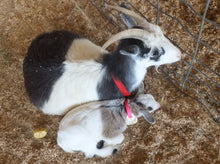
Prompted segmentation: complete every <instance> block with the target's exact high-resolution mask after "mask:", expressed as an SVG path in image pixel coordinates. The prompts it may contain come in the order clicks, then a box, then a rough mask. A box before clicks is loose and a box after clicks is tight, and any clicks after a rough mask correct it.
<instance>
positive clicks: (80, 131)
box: [57, 94, 159, 157]
mask: <svg viewBox="0 0 220 164" xmlns="http://www.w3.org/2000/svg"><path fill="white" fill-rule="evenodd" d="M146 100H147V101H146ZM109 101H114V100H109ZM109 101H108V102H109ZM137 101H139V102H145V104H144V105H145V106H146V107H148V106H151V107H152V108H153V110H156V109H158V108H159V105H158V103H157V102H156V101H155V100H154V98H153V96H151V95H149V94H146V95H140V96H139V99H138V98H137ZM106 102H107V101H97V102H91V103H88V104H84V105H81V106H79V107H77V108H74V109H73V110H72V111H70V112H68V113H67V115H66V116H65V117H64V118H63V119H62V121H61V123H60V127H59V130H58V134H57V143H58V145H59V146H60V147H61V148H62V149H63V150H64V151H66V152H70V153H73V152H74V151H81V152H84V153H85V156H86V157H93V156H94V155H98V156H101V157H106V156H109V155H111V154H112V152H113V150H114V149H119V144H120V143H122V141H123V140H124V135H123V133H121V134H119V135H118V136H115V137H113V138H106V137H105V136H103V131H104V129H103V124H102V122H103V121H106V120H102V117H101V110H105V109H102V107H101V106H103V105H106ZM113 105H114V104H113ZM113 110H116V109H115V108H114V109H113ZM153 110H152V111H153ZM152 111H151V112H152ZM110 116H112V115H110ZM140 116H141V114H139V116H138V117H140ZM112 117H113V116H112ZM109 123H110V122H109ZM118 126H123V127H117V128H120V129H122V132H123V131H124V130H125V129H126V127H127V126H126V124H125V123H124V124H123V125H118ZM100 140H104V143H105V144H104V147H103V148H101V149H97V148H96V145H97V143H98V142H99V141H100Z"/></svg>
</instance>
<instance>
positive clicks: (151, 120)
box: [140, 110, 156, 124]
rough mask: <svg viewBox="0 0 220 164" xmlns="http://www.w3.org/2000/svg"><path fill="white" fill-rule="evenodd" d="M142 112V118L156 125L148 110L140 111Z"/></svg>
mask: <svg viewBox="0 0 220 164" xmlns="http://www.w3.org/2000/svg"><path fill="white" fill-rule="evenodd" d="M140 112H141V114H142V116H143V117H144V119H145V120H146V121H147V122H149V123H150V124H155V123H156V121H155V119H154V117H153V115H152V114H151V113H150V112H149V111H147V110H140Z"/></svg>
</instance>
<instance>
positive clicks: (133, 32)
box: [23, 7, 181, 115]
mask: <svg viewBox="0 0 220 164" xmlns="http://www.w3.org/2000/svg"><path fill="white" fill-rule="evenodd" d="M115 9H117V10H122V12H124V13H126V14H127V15H126V16H125V15H123V16H122V18H123V20H124V22H125V23H126V25H127V26H128V27H129V28H132V29H128V30H125V31H122V32H120V33H118V34H116V35H115V36H113V37H112V38H111V39H110V40H109V41H107V42H106V44H104V46H103V48H102V47H100V46H97V45H95V44H94V43H92V42H91V41H89V40H87V39H86V38H84V37H82V36H80V35H78V34H75V33H72V32H68V31H54V32H51V33H44V34H41V35H40V36H38V37H37V38H36V39H34V41H33V42H32V43H31V45H30V47H29V49H28V52H27V55H26V57H25V59H24V63H23V74H24V82H25V87H26V90H27V93H28V95H29V97H30V100H31V101H32V102H33V103H34V104H35V105H36V106H37V107H38V108H39V109H41V110H42V111H43V112H44V113H47V114H57V115H61V114H64V113H66V112H67V111H68V110H69V109H70V108H71V107H73V106H75V105H79V104H81V103H85V102H89V101H94V100H108V99H116V98H122V97H123V94H122V93H121V92H120V90H119V89H118V88H117V86H116V85H115V83H114V81H113V78H112V76H114V77H115V78H116V79H117V80H119V81H121V82H122V83H123V84H124V86H125V87H126V89H127V90H128V91H129V92H130V93H132V92H133V91H135V90H136V89H137V88H138V87H139V85H140V84H141V83H142V81H143V80H144V77H145V74H146V72H147V68H148V67H150V66H159V65H162V64H168V63H173V62H176V61H178V60H180V58H181V54H180V51H179V50H178V49H177V48H176V47H175V46H173V45H172V44H171V43H170V42H169V40H168V39H166V38H165V37H164V35H163V33H162V31H161V30H160V28H159V27H158V26H156V25H153V24H150V23H148V22H147V21H146V20H145V19H143V18H141V17H139V16H137V15H135V13H133V12H131V11H130V10H127V9H124V8H120V7H119V8H117V7H116V8H115ZM128 15H130V16H131V17H132V16H134V19H135V20H134V19H133V18H131V17H130V16H128ZM134 22H135V23H134ZM136 26H139V27H136ZM140 26H141V28H142V29H140ZM118 40H119V41H120V42H119V44H118V46H117V48H116V49H115V50H114V51H113V52H108V51H106V50H105V48H107V47H108V46H109V45H111V44H112V43H114V42H116V41H118Z"/></svg>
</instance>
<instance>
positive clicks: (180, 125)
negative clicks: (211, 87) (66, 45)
mask: <svg viewBox="0 0 220 164" xmlns="http://www.w3.org/2000/svg"><path fill="white" fill-rule="evenodd" d="M131 2H132V3H133V4H136V7H138V8H139V9H140V10H141V11H143V12H144V13H146V14H147V15H149V12H151V9H149V10H148V8H147V6H146V8H145V7H144V6H143V5H141V3H142V1H131ZM161 3H162V6H161V7H164V10H167V12H169V8H170V6H172V7H176V8H177V9H178V10H173V14H174V15H175V14H176V15H177V16H179V17H181V16H182V17H181V18H182V21H185V22H184V23H185V24H186V25H188V26H189V27H190V28H191V30H192V31H193V30H196V26H197V22H199V21H200V20H199V19H198V20H196V18H195V19H193V18H192V17H191V16H190V12H189V13H188V14H183V15H181V12H183V10H184V11H186V12H187V10H186V8H185V7H184V5H182V4H180V2H175V3H174V2H173V1H167V2H166V1H162V0H161ZM189 3H190V2H189ZM198 4H199V5H195V4H193V3H192V5H194V6H193V7H195V8H196V10H197V11H200V9H201V10H202V9H204V2H203V1H199V0H198ZM167 6H168V7H167ZM211 6H212V9H213V10H210V12H209V15H208V16H209V17H210V19H212V20H213V21H215V22H218V23H219V22H220V21H219V16H218V14H217V16H216V13H217V10H216V6H217V8H218V9H219V7H220V4H219V3H217V2H212V4H211ZM215 10H216V12H215ZM171 14H172V13H171ZM149 18H150V19H151V20H152V21H153V20H154V19H153V18H154V17H153V16H152V18H151V17H149ZM192 21H194V22H192ZM187 22H190V23H187ZM193 23H194V24H195V26H190V24H191V25H192V24H193ZM166 25H167V24H166V21H165V20H164V19H162V17H161V26H162V28H163V29H164V31H165V33H166V34H167V35H168V36H171V37H172V38H173V39H174V40H176V41H177V42H178V43H179V44H180V45H181V46H183V48H184V49H186V47H187V48H188V50H189V51H192V52H193V50H192V49H191V47H193V45H194V44H195V43H194V42H191V44H189V42H188V41H190V37H186V36H187V35H186V34H185V33H181V31H180V32H177V30H176V28H172V27H173V26H176V24H175V23H174V24H172V25H170V26H166ZM177 26H178V25H177ZM197 27H198V26H197ZM194 28H195V29H194ZM55 29H56V30H57V29H65V30H70V31H75V32H78V33H81V34H83V35H84V36H87V37H88V38H90V39H91V40H92V41H93V42H95V43H97V44H100V45H101V44H102V43H104V42H105V40H106V39H107V38H108V37H109V36H110V35H111V34H113V33H116V32H117V28H116V27H114V26H113V25H112V24H110V23H109V22H108V21H107V20H106V19H105V18H104V17H103V16H102V15H101V14H100V13H99V12H98V11H97V10H96V8H94V7H93V6H92V5H91V4H90V3H88V1H87V0H83V1H80V0H76V1H73V0H72V1H71V0H63V1H58V0H54V1H51V2H49V1H40V0H38V1H31V0H20V1H13V0H12V1H8V0H7V1H6V0H2V1H1V2H0V163H9V164H14V163H15V164H17V163H25V164H26V163H31V164H32V163H58V164H60V163H79V164H85V163H89V164H90V163H91V164H93V163H94V164H95V163H100V164H102V163H107V164H110V163H114V164H115V163H122V164H134V163H137V164H139V163H140V164H143V163H150V164H151V163H161V164H165V163H169V164H171V163H196V164H197V163H201V164H202V163H204V164H207V163H216V164H217V163H220V127H219V126H218V125H217V124H216V123H215V122H214V121H213V120H212V119H211V118H210V117H209V115H208V114H207V112H206V111H205V109H204V108H202V107H201V106H200V105H199V104H198V103H197V102H196V101H194V100H192V99H191V98H190V97H187V96H186V95H184V94H183V93H181V92H180V91H179V90H178V89H177V88H176V87H174V86H173V85H172V84H171V82H170V81H169V80H168V79H167V78H166V77H165V76H164V75H163V74H160V73H157V72H156V71H155V69H154V68H150V69H149V71H148V74H147V76H146V78H145V81H144V83H145V92H148V93H151V94H152V95H154V97H155V99H156V100H157V101H159V102H160V104H161V108H160V109H159V110H158V111H156V112H155V113H154V116H155V119H156V121H157V122H156V124H154V125H150V124H148V123H147V122H145V121H144V119H142V118H140V119H139V121H138V123H137V124H135V125H132V126H130V127H129V128H128V129H127V130H126V131H125V140H124V142H123V144H122V150H121V152H119V153H118V154H117V155H115V156H112V157H108V158H105V159H102V158H99V157H95V158H92V159H86V158H85V157H84V155H83V154H82V153H79V152H76V153H73V154H69V153H65V152H64V151H63V150H62V149H61V148H59V147H58V145H57V143H56V135H57V134H56V133H57V129H58V126H59V121H60V120H61V119H62V116H49V115H44V114H43V113H41V112H40V111H39V110H38V109H37V108H36V107H34V106H33V104H31V103H30V101H29V98H28V96H27V94H26V92H25V89H24V84H23V75H22V62H23V58H24V56H25V53H26V51H27V47H28V45H29V44H30V42H31V40H32V39H33V38H34V37H35V36H37V35H38V34H40V33H41V32H44V31H51V30H55ZM208 29H209V30H208ZM215 31H217V30H216V29H215V28H213V29H212V28H211V26H208V25H207V26H206V28H205V29H204V34H203V39H204V41H207V42H208V43H210V44H212V45H214V46H215V47H217V49H218V51H219V48H220V46H219V40H218V39H219V38H218V36H220V35H218V34H219V30H218V31H217V32H215ZM214 32H215V33H214ZM180 33H181V37H179V36H180ZM194 33H195V34H196V32H194ZM209 36H212V38H214V36H216V37H215V38H214V39H210V37H209ZM183 39H185V40H184V41H185V42H181V40H183ZM206 51H207V50H206V49H203V48H202V47H201V49H200V53H201V54H202V53H205V52H206ZM213 56H214V55H213ZM183 57H184V58H185V59H186V60H187V59H188V58H187V56H186V55H183ZM200 58H201V59H203V58H204V61H207V63H208V64H210V65H213V69H214V70H216V71H219V70H218V69H219V65H218V64H217V65H215V64H213V62H214V63H216V62H217V63H219V58H215V57H210V58H206V57H204V56H202V55H201V57H200ZM180 64H182V63H180ZM38 128H46V129H47V130H48V134H47V136H46V137H45V138H43V139H35V138H34V137H33V131H34V130H35V129H38Z"/></svg>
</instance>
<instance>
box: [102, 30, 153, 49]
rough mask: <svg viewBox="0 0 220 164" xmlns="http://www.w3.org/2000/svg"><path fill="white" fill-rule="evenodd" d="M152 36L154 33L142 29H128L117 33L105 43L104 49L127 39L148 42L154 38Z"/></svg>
mask: <svg viewBox="0 0 220 164" xmlns="http://www.w3.org/2000/svg"><path fill="white" fill-rule="evenodd" d="M152 36H153V34H152V33H150V32H148V31H145V30H142V29H128V30H124V31H121V32H119V33H117V34H116V35H114V36H112V37H111V38H110V39H109V40H108V41H107V42H105V44H104V45H103V46H102V48H104V49H106V48H107V47H109V46H110V45H111V44H112V43H114V42H116V41H118V40H121V39H127V38H134V39H139V40H142V41H144V42H146V41H147V40H149V39H150V38H149V37H152Z"/></svg>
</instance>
